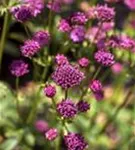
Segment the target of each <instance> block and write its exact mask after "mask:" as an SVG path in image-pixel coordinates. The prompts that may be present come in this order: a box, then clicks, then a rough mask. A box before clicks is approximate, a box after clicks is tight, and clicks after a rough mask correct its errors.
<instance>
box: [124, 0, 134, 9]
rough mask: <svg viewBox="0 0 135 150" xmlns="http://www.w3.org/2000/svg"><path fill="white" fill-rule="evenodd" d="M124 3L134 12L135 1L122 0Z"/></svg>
mask: <svg viewBox="0 0 135 150" xmlns="http://www.w3.org/2000/svg"><path fill="white" fill-rule="evenodd" d="M124 3H125V4H126V5H127V6H128V7H129V8H130V9H132V10H135V0H124Z"/></svg>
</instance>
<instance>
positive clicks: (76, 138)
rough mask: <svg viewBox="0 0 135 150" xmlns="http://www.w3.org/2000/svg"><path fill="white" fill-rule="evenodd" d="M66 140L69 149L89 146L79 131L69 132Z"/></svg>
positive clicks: (78, 149) (73, 149)
mask: <svg viewBox="0 0 135 150" xmlns="http://www.w3.org/2000/svg"><path fill="white" fill-rule="evenodd" d="M64 140H65V144H66V146H67V149H68V150H85V149H86V148H87V147H88V144H87V142H86V141H85V140H84V137H82V136H81V135H80V134H78V133H68V135H66V136H65V137H64Z"/></svg>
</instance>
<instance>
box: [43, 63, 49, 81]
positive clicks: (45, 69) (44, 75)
mask: <svg viewBox="0 0 135 150" xmlns="http://www.w3.org/2000/svg"><path fill="white" fill-rule="evenodd" d="M47 71H48V66H46V67H44V70H43V73H42V77H41V79H42V81H44V80H45V78H46V75H47Z"/></svg>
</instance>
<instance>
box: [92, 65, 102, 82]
mask: <svg viewBox="0 0 135 150" xmlns="http://www.w3.org/2000/svg"><path fill="white" fill-rule="evenodd" d="M101 68H102V67H101V66H99V67H98V69H97V71H96V72H95V74H94V75H93V78H92V80H94V79H96V78H97V76H98V75H99V72H100V71H101Z"/></svg>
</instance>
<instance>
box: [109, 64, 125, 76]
mask: <svg viewBox="0 0 135 150" xmlns="http://www.w3.org/2000/svg"><path fill="white" fill-rule="evenodd" d="M111 70H112V72H113V73H114V74H120V73H121V72H122V70H123V65H122V64H120V63H115V64H114V65H112V66H111Z"/></svg>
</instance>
